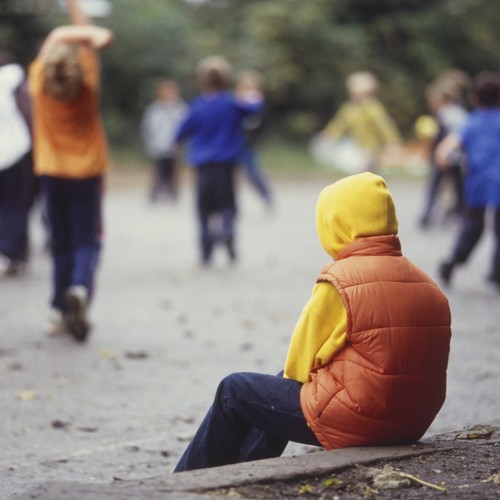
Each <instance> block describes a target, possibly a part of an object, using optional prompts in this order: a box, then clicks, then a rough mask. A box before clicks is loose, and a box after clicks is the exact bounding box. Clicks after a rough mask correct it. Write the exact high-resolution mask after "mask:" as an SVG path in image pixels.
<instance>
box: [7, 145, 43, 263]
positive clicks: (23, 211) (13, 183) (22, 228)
mask: <svg viewBox="0 0 500 500" xmlns="http://www.w3.org/2000/svg"><path fill="white" fill-rule="evenodd" d="M34 186H35V178H34V175H33V164H32V160H31V153H28V154H26V155H25V156H24V157H23V158H21V160H19V161H18V162H17V163H16V164H15V165H13V166H12V167H10V168H8V169H6V170H2V171H0V254H2V255H5V256H6V257H9V258H10V259H12V260H21V261H24V260H27V257H28V221H29V212H30V209H31V205H32V203H33V198H34V192H35V190H34Z"/></svg>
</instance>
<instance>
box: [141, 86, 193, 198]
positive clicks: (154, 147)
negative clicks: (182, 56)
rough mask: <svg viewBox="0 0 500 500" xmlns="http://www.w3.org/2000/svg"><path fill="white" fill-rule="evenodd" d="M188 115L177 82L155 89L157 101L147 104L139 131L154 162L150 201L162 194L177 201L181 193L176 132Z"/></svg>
mask: <svg viewBox="0 0 500 500" xmlns="http://www.w3.org/2000/svg"><path fill="white" fill-rule="evenodd" d="M186 113H187V105H186V103H185V102H184V101H183V100H182V99H181V97H180V95H179V85H178V84H177V82H175V81H174V80H170V79H167V80H163V81H161V82H160V83H159V85H158V87H157V89H156V98H155V100H154V101H153V102H152V103H151V104H149V105H148V107H147V108H146V110H145V111H144V115H143V117H142V120H141V125H140V132H141V136H142V139H143V141H144V144H145V147H146V152H147V154H148V155H149V157H150V158H151V160H152V161H153V166H154V172H153V182H152V185H151V191H150V200H151V201H152V202H153V203H154V202H156V201H158V198H159V197H160V196H161V195H162V194H166V195H167V197H168V198H169V199H170V200H172V201H177V197H178V194H179V186H178V168H177V157H176V156H177V155H176V148H175V143H174V139H175V133H176V132H177V129H178V128H179V124H180V123H181V121H182V120H183V119H184V117H185V116H186Z"/></svg>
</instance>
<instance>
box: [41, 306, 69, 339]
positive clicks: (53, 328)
mask: <svg viewBox="0 0 500 500" xmlns="http://www.w3.org/2000/svg"><path fill="white" fill-rule="evenodd" d="M46 333H47V335H61V334H63V333H66V324H65V321H64V316H63V313H62V311H61V310H59V309H55V308H54V309H51V311H50V314H49V319H48V321H47V328H46Z"/></svg>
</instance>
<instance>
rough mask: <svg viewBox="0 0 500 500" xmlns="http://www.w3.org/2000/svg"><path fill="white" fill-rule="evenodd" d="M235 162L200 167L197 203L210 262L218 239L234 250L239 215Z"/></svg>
mask: <svg viewBox="0 0 500 500" xmlns="http://www.w3.org/2000/svg"><path fill="white" fill-rule="evenodd" d="M235 198H236V196H235V190H234V164H232V163H210V164H206V165H200V166H199V167H197V203H198V206H197V208H198V221H199V225H200V246H201V258H202V263H204V264H208V263H209V262H210V259H211V256H212V251H213V247H214V245H215V244H217V243H222V244H224V245H226V246H227V249H228V252H229V256H230V258H231V260H233V259H234V258H235V254H234V226H235V219H236V199H235Z"/></svg>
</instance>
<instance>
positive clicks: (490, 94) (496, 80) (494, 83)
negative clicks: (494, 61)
mask: <svg viewBox="0 0 500 500" xmlns="http://www.w3.org/2000/svg"><path fill="white" fill-rule="evenodd" d="M473 93H474V95H475V97H476V99H477V101H478V104H479V105H480V106H485V107H487V108H491V107H494V106H498V105H500V74H498V73H493V72H491V71H482V72H481V73H479V74H478V75H477V76H476V77H475V78H474V82H473Z"/></svg>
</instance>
